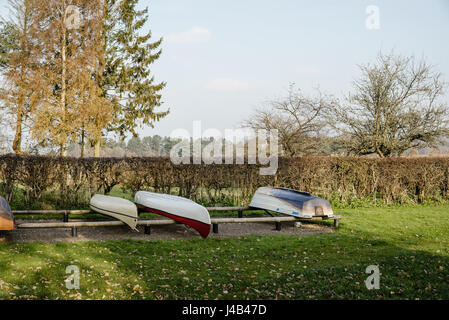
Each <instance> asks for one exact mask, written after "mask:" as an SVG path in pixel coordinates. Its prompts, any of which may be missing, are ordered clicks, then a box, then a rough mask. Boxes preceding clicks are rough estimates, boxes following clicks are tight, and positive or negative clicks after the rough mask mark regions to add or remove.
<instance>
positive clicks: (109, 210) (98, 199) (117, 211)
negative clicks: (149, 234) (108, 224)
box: [90, 194, 138, 230]
mask: <svg viewBox="0 0 449 320" xmlns="http://www.w3.org/2000/svg"><path fill="white" fill-rule="evenodd" d="M90 209H91V210H92V211H95V212H98V213H101V214H104V215H107V216H110V217H113V218H115V219H118V220H120V221H123V222H124V223H126V224H127V225H128V226H130V228H131V229H133V230H137V228H136V226H137V220H138V211H137V207H136V205H135V204H134V203H132V202H131V201H129V200H126V199H123V198H118V197H111V196H104V195H101V194H96V195H94V196H93V197H92V198H91V199H90Z"/></svg>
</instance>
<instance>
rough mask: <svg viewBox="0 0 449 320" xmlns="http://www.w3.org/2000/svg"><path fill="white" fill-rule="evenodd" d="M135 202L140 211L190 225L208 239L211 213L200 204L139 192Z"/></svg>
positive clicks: (184, 199) (164, 195)
mask: <svg viewBox="0 0 449 320" xmlns="http://www.w3.org/2000/svg"><path fill="white" fill-rule="evenodd" d="M134 202H135V203H136V204H137V207H138V208H139V210H142V211H147V212H152V213H156V214H159V215H162V216H165V217H168V218H170V219H173V220H175V221H177V222H180V223H183V224H185V225H188V226H190V227H192V228H193V229H195V230H196V231H198V233H199V234H200V235H201V236H202V237H203V238H207V236H208V235H209V233H210V229H211V222H210V216H209V211H207V209H206V208H205V207H203V206H201V205H199V204H198V203H196V202H194V201H192V200H190V199H186V198H183V197H177V196H172V195H169V194H161V193H153V192H147V191H138V192H137V193H136V195H135V197H134Z"/></svg>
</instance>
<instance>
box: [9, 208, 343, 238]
mask: <svg viewBox="0 0 449 320" xmlns="http://www.w3.org/2000/svg"><path fill="white" fill-rule="evenodd" d="M207 210H208V211H215V212H217V211H221V212H223V211H237V212H238V215H237V218H211V223H212V232H213V233H218V225H219V224H221V223H251V222H274V223H275V225H276V230H278V231H280V230H281V223H282V222H287V221H311V220H334V227H335V228H338V225H339V220H340V219H341V216H338V215H333V216H332V217H326V216H324V217H313V218H296V217H286V216H282V217H281V216H270V217H252V218H244V217H243V212H244V211H248V210H251V211H256V210H257V211H258V209H254V208H250V207H208V208H207ZM262 211H263V210H262ZM89 213H92V211H90V210H16V211H13V214H14V215H34V214H36V215H40V214H42V215H46V214H62V215H63V220H62V222H37V223H36V222H26V223H20V224H18V225H17V229H39V228H71V229H72V236H73V237H76V236H77V235H78V228H82V227H111V226H121V225H125V224H124V223H123V222H122V221H69V215H77V214H78V215H81V214H89ZM177 223H178V222H176V221H174V220H171V219H141V220H139V221H138V222H137V225H141V226H142V225H143V226H144V231H145V233H146V234H150V233H151V226H158V225H159V226H160V225H170V224H177Z"/></svg>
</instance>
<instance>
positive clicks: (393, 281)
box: [0, 206, 449, 299]
mask: <svg viewBox="0 0 449 320" xmlns="http://www.w3.org/2000/svg"><path fill="white" fill-rule="evenodd" d="M448 212H449V206H433V207H432V206H420V207H409V208H373V209H342V210H337V213H338V214H342V215H343V216H344V219H343V220H342V221H341V227H340V229H339V230H338V231H337V232H335V233H332V234H322V235H314V236H302V237H298V236H285V235H279V236H263V237H262V236H257V235H253V236H250V237H244V238H234V239H213V240H212V239H209V240H202V239H195V240H188V241H173V240H164V241H162V240H157V241H107V242H78V243H26V244H0V298H2V299H18V298H21V299H23V298H50V299H76V298H81V299H91V298H92V299H167V298H170V299H191V298H198V299H203V298H208V299H215V298H218V299H237V298H238V299H246V298H249V299H264V298H266V299H293V298H294V299H318V298H330V299H341V298H349V299H358V298H362V299H371V298H374V299H433V298H436V299H449V213H448ZM372 264H374V265H378V266H379V268H380V272H381V276H380V289H379V290H371V291H370V290H367V289H366V287H365V284H364V280H365V279H366V277H367V276H368V275H367V274H365V269H366V267H367V266H368V265H372ZM68 265H77V266H78V267H79V268H80V271H81V281H80V289H79V290H68V289H66V288H65V283H64V279H66V278H67V277H68V275H67V274H66V273H65V269H66V267H67V266H68Z"/></svg>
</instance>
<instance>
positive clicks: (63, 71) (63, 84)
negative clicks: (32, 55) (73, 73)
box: [60, 29, 67, 157]
mask: <svg viewBox="0 0 449 320" xmlns="http://www.w3.org/2000/svg"><path fill="white" fill-rule="evenodd" d="M63 33H64V34H63V37H62V47H61V60H62V61H61V62H62V65H61V101H60V103H61V112H62V121H61V123H60V126H62V130H61V131H62V132H63V133H62V137H60V138H61V153H60V154H61V157H65V156H66V155H67V151H66V150H65V143H66V141H67V137H66V136H65V133H66V130H67V128H66V113H67V110H66V91H67V85H66V72H67V70H66V69H67V64H66V60H67V56H66V55H67V51H66V45H67V43H66V41H67V36H66V30H65V29H64V31H63Z"/></svg>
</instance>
